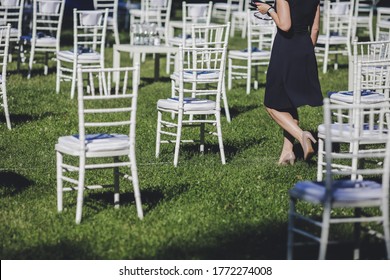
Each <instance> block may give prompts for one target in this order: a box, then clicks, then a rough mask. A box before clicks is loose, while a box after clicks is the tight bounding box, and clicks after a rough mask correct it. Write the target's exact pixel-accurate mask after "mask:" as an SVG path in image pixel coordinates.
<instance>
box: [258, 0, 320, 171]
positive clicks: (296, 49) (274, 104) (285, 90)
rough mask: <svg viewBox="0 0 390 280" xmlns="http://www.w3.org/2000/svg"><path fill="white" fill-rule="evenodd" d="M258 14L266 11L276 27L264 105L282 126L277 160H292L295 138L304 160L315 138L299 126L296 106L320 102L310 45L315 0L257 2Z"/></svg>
mask: <svg viewBox="0 0 390 280" xmlns="http://www.w3.org/2000/svg"><path fill="white" fill-rule="evenodd" d="M256 5H257V9H258V10H259V12H261V13H262V14H266V13H268V14H269V15H270V16H271V17H272V19H273V20H274V22H275V24H276V26H277V27H278V32H277V34H276V36H275V40H274V43H273V47H272V54H271V59H270V63H269V67H268V71H267V83H266V89H265V97H264V105H265V106H266V108H267V111H268V113H269V115H270V116H271V117H272V118H273V119H274V120H275V121H276V123H277V124H278V125H279V126H280V127H281V128H282V129H283V134H284V143H283V148H282V152H281V155H280V158H279V164H293V163H294V161H295V154H294V152H293V145H294V141H295V139H297V140H298V141H299V142H300V144H301V146H302V149H303V156H304V159H305V160H308V159H309V158H310V157H311V156H312V154H313V153H314V150H313V147H312V143H311V142H314V143H315V142H316V140H315V139H314V137H313V136H312V135H311V133H310V132H308V131H303V130H302V129H301V128H300V127H299V121H298V111H297V108H298V107H300V106H303V105H310V106H321V105H322V100H323V97H322V93H321V87H320V83H319V80H318V70H317V61H316V57H315V53H314V46H315V44H316V42H317V37H318V33H319V24H320V8H319V0H275V7H272V6H270V5H268V4H265V3H261V2H257V3H256Z"/></svg>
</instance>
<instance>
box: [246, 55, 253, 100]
mask: <svg viewBox="0 0 390 280" xmlns="http://www.w3.org/2000/svg"><path fill="white" fill-rule="evenodd" d="M251 65H252V63H251V61H249V60H248V64H247V70H246V94H249V93H251V78H252V67H251Z"/></svg>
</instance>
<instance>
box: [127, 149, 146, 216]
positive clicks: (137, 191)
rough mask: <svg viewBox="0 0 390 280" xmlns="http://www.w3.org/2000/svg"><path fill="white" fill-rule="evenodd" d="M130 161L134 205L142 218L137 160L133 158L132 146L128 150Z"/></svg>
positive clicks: (133, 150)
mask: <svg viewBox="0 0 390 280" xmlns="http://www.w3.org/2000/svg"><path fill="white" fill-rule="evenodd" d="M130 161H131V178H132V183H133V190H134V200H135V206H136V208H137V215H138V218H140V219H141V220H142V219H143V217H144V213H143V210H142V201H141V192H140V189H139V181H138V170H137V162H136V159H135V149H134V146H133V147H132V149H131V150H130Z"/></svg>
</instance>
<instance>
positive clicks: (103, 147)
mask: <svg viewBox="0 0 390 280" xmlns="http://www.w3.org/2000/svg"><path fill="white" fill-rule="evenodd" d="M85 139H86V145H85V151H86V152H87V153H88V152H101V153H104V152H113V151H125V152H126V151H128V149H129V146H130V145H129V141H130V140H129V137H128V136H127V135H124V134H105V133H101V134H88V135H86V136H85ZM56 150H60V151H72V152H74V153H79V152H81V151H83V150H82V149H81V147H80V140H79V138H78V135H68V136H62V137H60V138H58V143H57V145H56ZM72 154H73V153H72Z"/></svg>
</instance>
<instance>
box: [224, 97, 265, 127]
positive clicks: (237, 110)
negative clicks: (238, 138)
mask: <svg viewBox="0 0 390 280" xmlns="http://www.w3.org/2000/svg"><path fill="white" fill-rule="evenodd" d="M221 102H222V101H221ZM257 108H260V105H255V104H252V105H247V106H232V107H230V106H229V112H230V117H231V119H232V122H234V118H235V117H237V116H239V115H240V114H243V113H246V112H249V111H252V110H255V109H257ZM221 112H222V115H224V116H226V112H225V109H224V108H223V107H222V108H221Z"/></svg>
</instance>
